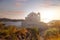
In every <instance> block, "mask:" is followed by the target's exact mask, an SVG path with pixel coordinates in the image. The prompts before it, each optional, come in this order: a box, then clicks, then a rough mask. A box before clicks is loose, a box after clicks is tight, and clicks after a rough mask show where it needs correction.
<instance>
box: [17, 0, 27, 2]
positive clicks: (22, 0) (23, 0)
mask: <svg viewBox="0 0 60 40" xmlns="http://www.w3.org/2000/svg"><path fill="white" fill-rule="evenodd" d="M16 1H20V2H25V1H27V0H16Z"/></svg>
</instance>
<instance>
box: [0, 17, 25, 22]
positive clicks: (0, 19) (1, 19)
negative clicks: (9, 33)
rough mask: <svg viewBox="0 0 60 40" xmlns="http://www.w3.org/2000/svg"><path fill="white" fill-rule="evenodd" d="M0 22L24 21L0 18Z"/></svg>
mask: <svg viewBox="0 0 60 40" xmlns="http://www.w3.org/2000/svg"><path fill="white" fill-rule="evenodd" d="M0 21H24V19H8V18H0Z"/></svg>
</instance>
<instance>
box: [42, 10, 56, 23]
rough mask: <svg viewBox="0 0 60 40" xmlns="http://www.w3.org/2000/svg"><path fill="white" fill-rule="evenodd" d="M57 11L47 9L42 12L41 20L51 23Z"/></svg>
mask: <svg viewBox="0 0 60 40" xmlns="http://www.w3.org/2000/svg"><path fill="white" fill-rule="evenodd" d="M55 13H56V10H53V9H45V10H41V20H42V21H44V22H46V23H47V22H49V21H51V20H53V19H54V17H55V16H56V15H55Z"/></svg>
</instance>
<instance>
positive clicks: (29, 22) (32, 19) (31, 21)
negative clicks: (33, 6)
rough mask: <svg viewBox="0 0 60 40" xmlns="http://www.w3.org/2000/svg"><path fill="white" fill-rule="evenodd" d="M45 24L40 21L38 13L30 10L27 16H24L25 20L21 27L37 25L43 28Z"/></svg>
mask: <svg viewBox="0 0 60 40" xmlns="http://www.w3.org/2000/svg"><path fill="white" fill-rule="evenodd" d="M45 26H47V25H46V23H43V22H41V21H40V13H39V12H38V13H34V12H31V13H30V14H29V15H27V17H25V21H24V22H23V27H30V28H31V27H39V28H43V27H45Z"/></svg>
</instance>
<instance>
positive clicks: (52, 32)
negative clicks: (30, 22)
mask: <svg viewBox="0 0 60 40" xmlns="http://www.w3.org/2000/svg"><path fill="white" fill-rule="evenodd" d="M56 24H58V23H54V24H53V25H52V27H50V28H48V29H47V30H45V31H44V32H43V33H44V34H43V35H44V36H41V34H40V33H41V32H40V29H39V28H16V26H12V25H10V26H5V25H4V24H2V23H0V40H60V25H59V24H58V26H56ZM54 26H55V27H54Z"/></svg>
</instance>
